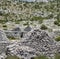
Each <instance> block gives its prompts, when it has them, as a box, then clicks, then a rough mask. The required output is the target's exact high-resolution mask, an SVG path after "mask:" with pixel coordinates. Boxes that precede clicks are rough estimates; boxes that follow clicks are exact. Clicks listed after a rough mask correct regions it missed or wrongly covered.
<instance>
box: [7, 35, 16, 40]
mask: <svg viewBox="0 0 60 59" xmlns="http://www.w3.org/2000/svg"><path fill="white" fill-rule="evenodd" d="M7 38H8V39H9V40H16V38H15V37H13V36H7Z"/></svg>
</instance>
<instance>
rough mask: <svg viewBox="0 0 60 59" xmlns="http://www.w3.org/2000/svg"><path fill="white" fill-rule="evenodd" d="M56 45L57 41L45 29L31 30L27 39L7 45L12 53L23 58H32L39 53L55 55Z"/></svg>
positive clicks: (49, 55)
mask: <svg viewBox="0 0 60 59" xmlns="http://www.w3.org/2000/svg"><path fill="white" fill-rule="evenodd" d="M56 46H57V45H56V41H55V40H54V39H52V38H51V37H50V36H49V35H48V34H47V33H46V32H45V31H43V30H40V29H35V30H33V31H30V32H29V33H28V34H27V35H26V38H25V39H23V40H20V42H17V43H14V44H12V45H10V46H7V48H8V50H9V54H11V55H17V56H18V57H20V58H23V59H31V58H32V57H35V56H39V55H45V56H48V57H53V56H54V54H55V53H56V51H57V47H56Z"/></svg>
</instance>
